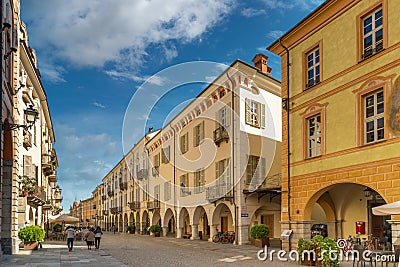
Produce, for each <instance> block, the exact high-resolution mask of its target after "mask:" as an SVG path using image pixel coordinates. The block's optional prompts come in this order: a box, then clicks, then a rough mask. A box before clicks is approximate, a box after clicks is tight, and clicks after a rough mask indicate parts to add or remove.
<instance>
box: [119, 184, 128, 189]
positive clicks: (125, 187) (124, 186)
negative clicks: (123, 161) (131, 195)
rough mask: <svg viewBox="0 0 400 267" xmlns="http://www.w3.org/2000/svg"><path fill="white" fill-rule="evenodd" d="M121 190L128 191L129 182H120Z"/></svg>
mask: <svg viewBox="0 0 400 267" xmlns="http://www.w3.org/2000/svg"><path fill="white" fill-rule="evenodd" d="M119 189H120V190H126V189H128V183H127V182H120V183H119Z"/></svg>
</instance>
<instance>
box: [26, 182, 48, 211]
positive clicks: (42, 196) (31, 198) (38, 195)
mask: <svg viewBox="0 0 400 267" xmlns="http://www.w3.org/2000/svg"><path fill="white" fill-rule="evenodd" d="M27 201H28V204H30V205H33V206H43V205H44V204H46V191H44V190H43V188H42V187H40V186H37V185H36V186H35V190H34V192H33V193H31V194H29V195H28V197H27Z"/></svg>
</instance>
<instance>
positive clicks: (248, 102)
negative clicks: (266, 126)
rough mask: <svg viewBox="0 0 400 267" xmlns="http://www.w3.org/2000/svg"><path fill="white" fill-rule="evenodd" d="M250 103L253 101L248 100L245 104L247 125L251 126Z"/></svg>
mask: <svg viewBox="0 0 400 267" xmlns="http://www.w3.org/2000/svg"><path fill="white" fill-rule="evenodd" d="M250 102H251V100H250V99H248V98H246V104H245V109H246V124H251V112H250Z"/></svg>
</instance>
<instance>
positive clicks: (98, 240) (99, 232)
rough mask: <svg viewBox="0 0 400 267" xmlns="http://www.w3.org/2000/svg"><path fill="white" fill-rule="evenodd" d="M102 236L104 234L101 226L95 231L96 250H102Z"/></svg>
mask: <svg viewBox="0 0 400 267" xmlns="http://www.w3.org/2000/svg"><path fill="white" fill-rule="evenodd" d="M102 235H103V232H102V231H101V228H100V226H97V228H96V230H94V247H95V249H99V248H100V239H101V236H102Z"/></svg>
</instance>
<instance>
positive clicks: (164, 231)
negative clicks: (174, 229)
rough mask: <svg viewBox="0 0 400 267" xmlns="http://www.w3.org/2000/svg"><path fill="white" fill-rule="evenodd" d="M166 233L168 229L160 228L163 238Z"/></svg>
mask: <svg viewBox="0 0 400 267" xmlns="http://www.w3.org/2000/svg"><path fill="white" fill-rule="evenodd" d="M167 233H168V227H163V228H162V235H163V236H167Z"/></svg>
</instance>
